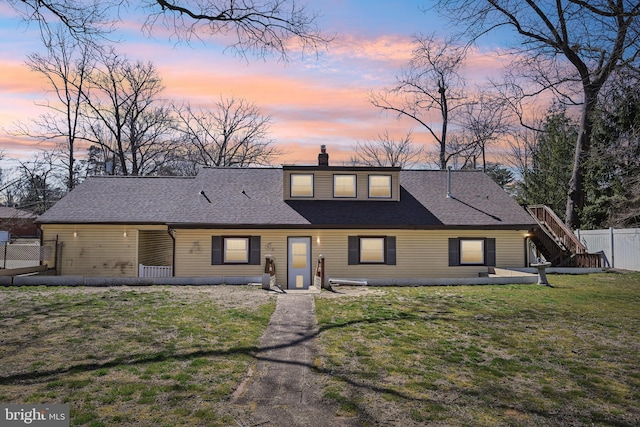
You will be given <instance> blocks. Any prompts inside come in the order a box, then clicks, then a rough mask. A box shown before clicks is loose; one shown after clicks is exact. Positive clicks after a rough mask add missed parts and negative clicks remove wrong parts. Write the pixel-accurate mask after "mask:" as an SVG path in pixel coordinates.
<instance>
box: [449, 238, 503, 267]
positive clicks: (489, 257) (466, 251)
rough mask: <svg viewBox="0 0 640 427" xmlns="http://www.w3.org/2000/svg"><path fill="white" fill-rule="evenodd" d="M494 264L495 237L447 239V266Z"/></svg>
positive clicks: (492, 265) (493, 265)
mask: <svg viewBox="0 0 640 427" xmlns="http://www.w3.org/2000/svg"><path fill="white" fill-rule="evenodd" d="M458 265H486V266H491V267H495V265H496V239H493V238H452V239H449V266H458Z"/></svg>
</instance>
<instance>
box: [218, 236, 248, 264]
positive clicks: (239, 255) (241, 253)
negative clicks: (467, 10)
mask: <svg viewBox="0 0 640 427" xmlns="http://www.w3.org/2000/svg"><path fill="white" fill-rule="evenodd" d="M248 262H249V238H248V237H225V239H224V263H225V264H236V263H237V264H246V263H248Z"/></svg>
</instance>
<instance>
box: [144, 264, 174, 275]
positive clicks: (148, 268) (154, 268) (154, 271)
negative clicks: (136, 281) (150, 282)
mask: <svg viewBox="0 0 640 427" xmlns="http://www.w3.org/2000/svg"><path fill="white" fill-rule="evenodd" d="M172 276H173V267H171V266H160V265H144V264H140V265H139V266H138V277H172Z"/></svg>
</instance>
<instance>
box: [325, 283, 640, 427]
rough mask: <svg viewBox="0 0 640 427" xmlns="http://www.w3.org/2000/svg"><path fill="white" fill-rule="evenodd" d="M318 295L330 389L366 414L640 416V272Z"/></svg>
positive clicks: (495, 418) (473, 420)
mask: <svg viewBox="0 0 640 427" xmlns="http://www.w3.org/2000/svg"><path fill="white" fill-rule="evenodd" d="M550 281H551V283H552V284H553V285H554V287H553V288H551V287H541V286H537V285H511V286H477V287H421V288H400V289H398V288H383V289H379V290H378V289H376V290H375V291H374V292H370V293H368V294H366V293H365V294H364V295H361V296H352V297H349V296H342V297H339V298H336V297H333V296H331V295H328V294H324V295H322V296H320V297H318V298H317V299H316V311H317V315H318V322H319V327H320V338H319V347H320V353H321V356H320V357H319V361H318V362H317V366H318V371H319V372H322V373H325V374H327V375H328V376H329V378H330V379H329V380H328V384H327V386H326V388H325V393H324V397H325V399H327V400H328V401H332V402H334V403H336V404H337V405H338V406H339V407H340V408H342V411H343V412H344V413H345V414H351V415H352V416H357V417H359V418H360V421H361V423H362V424H363V425H378V424H385V422H388V421H389V420H404V421H403V424H406V423H409V424H413V425H425V424H427V425H456V426H496V425H504V426H544V425H549V426H565V425H585V426H586V425H589V426H591V425H596V426H635V425H640V274H625V275H620V274H598V275H589V276H555V275H552V276H550Z"/></svg>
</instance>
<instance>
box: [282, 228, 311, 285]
mask: <svg viewBox="0 0 640 427" xmlns="http://www.w3.org/2000/svg"><path fill="white" fill-rule="evenodd" d="M296 239H297V240H301V239H305V243H307V264H308V265H307V271H306V273H305V276H306V277H305V279H306V278H308V280H309V283H305V286H303V287H302V288H296V286H295V283H290V280H289V279H290V273H291V269H292V267H291V243H292V241H295V240H296ZM312 250H313V247H312V246H311V236H287V289H309V286H311V285H312V284H313V283H312V281H313V273H312V267H313V265H312V259H313V258H312V256H311V255H312V254H311V252H312Z"/></svg>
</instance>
